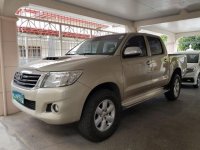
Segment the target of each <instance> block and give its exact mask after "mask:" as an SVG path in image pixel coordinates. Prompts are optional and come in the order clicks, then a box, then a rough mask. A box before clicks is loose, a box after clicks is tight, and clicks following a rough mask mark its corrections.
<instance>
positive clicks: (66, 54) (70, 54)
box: [65, 53, 77, 55]
mask: <svg viewBox="0 0 200 150" xmlns="http://www.w3.org/2000/svg"><path fill="white" fill-rule="evenodd" d="M65 55H77V54H70V53H67V54H65Z"/></svg>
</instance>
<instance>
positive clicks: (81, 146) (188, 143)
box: [0, 87, 200, 150]
mask: <svg viewBox="0 0 200 150" xmlns="http://www.w3.org/2000/svg"><path fill="white" fill-rule="evenodd" d="M199 124H200V90H198V89H194V88H192V87H185V88H183V90H182V92H181V96H180V98H179V100H178V101H175V102H168V101H167V100H166V99H165V98H164V96H160V97H157V98H155V99H152V100H150V101H147V102H144V103H142V104H139V105H137V106H135V107H133V108H131V109H129V110H126V111H124V112H123V113H122V120H121V125H120V127H119V129H118V130H117V132H116V133H115V134H114V135H113V136H112V137H110V138H109V139H108V140H106V141H104V142H101V143H92V142H90V141H88V140H86V139H84V138H83V137H81V136H80V134H79V133H78V131H77V129H76V124H72V125H63V126H54V125H48V124H46V123H43V122H41V121H39V120H37V119H35V118H32V117H30V116H29V115H26V114H25V113H18V114H15V115H12V116H8V117H1V118H0V150H14V149H15V150H34V149H35V150H68V149H69V150H85V149H86V150H107V149H108V150H121V149H123V150H199V149H200V144H199V141H200V125H199Z"/></svg>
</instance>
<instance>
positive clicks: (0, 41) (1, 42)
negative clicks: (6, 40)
mask: <svg viewBox="0 0 200 150" xmlns="http://www.w3.org/2000/svg"><path fill="white" fill-rule="evenodd" d="M0 19H1V21H0V64H1V79H2V85H1V86H2V96H3V115H4V116H7V105H6V83H5V72H4V71H5V69H4V59H3V46H2V45H3V41H2V19H3V17H2V16H0Z"/></svg>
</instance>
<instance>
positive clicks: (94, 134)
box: [78, 89, 121, 142]
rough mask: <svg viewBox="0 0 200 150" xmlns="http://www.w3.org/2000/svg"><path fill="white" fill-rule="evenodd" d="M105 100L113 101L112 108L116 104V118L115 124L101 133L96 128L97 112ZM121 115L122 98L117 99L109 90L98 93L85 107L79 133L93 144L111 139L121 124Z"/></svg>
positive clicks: (93, 95)
mask: <svg viewBox="0 0 200 150" xmlns="http://www.w3.org/2000/svg"><path fill="white" fill-rule="evenodd" d="M105 100H110V101H112V106H113V104H114V106H115V115H114V116H115V117H114V119H113V120H114V121H113V123H112V124H111V125H110V127H109V128H108V129H107V130H105V131H99V130H98V129H97V127H96V126H95V113H96V112H97V111H96V109H97V107H100V104H102V103H103V101H105ZM102 105H103V104H102ZM108 106H109V105H108ZM102 107H103V106H102ZM102 110H103V109H102ZM120 113H121V103H120V98H119V97H117V95H116V94H115V93H114V92H112V91H110V90H107V89H102V90H99V91H96V92H94V93H93V94H92V95H91V96H90V97H89V99H88V100H87V102H86V104H85V106H84V109H83V112H82V116H81V119H80V121H79V125H78V128H79V131H80V133H81V134H82V135H83V136H84V137H85V138H87V139H88V140H90V141H93V142H100V141H103V140H105V139H107V138H108V137H110V136H111V135H112V134H113V133H114V132H115V130H116V129H117V128H118V126H119V123H120ZM101 117H102V116H101ZM104 119H105V118H104ZM101 124H102V122H101ZM106 126H108V122H106Z"/></svg>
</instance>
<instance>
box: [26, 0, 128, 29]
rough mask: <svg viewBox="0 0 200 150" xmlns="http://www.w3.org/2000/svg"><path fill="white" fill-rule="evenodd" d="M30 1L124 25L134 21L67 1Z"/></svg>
mask: <svg viewBox="0 0 200 150" xmlns="http://www.w3.org/2000/svg"><path fill="white" fill-rule="evenodd" d="M28 1H29V4H32V5H37V6H42V7H46V8H51V9H57V10H61V11H66V12H70V13H74V14H78V15H82V16H87V17H92V18H96V19H101V20H105V21H109V22H113V23H117V24H123V25H129V26H131V25H132V21H130V20H127V19H123V18H120V17H115V16H112V15H108V14H104V13H100V12H97V11H94V10H90V9H86V8H84V7H80V6H75V5H72V4H69V3H65V2H62V1H59V0H40V1H39V0H38V1H36V0H28Z"/></svg>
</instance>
